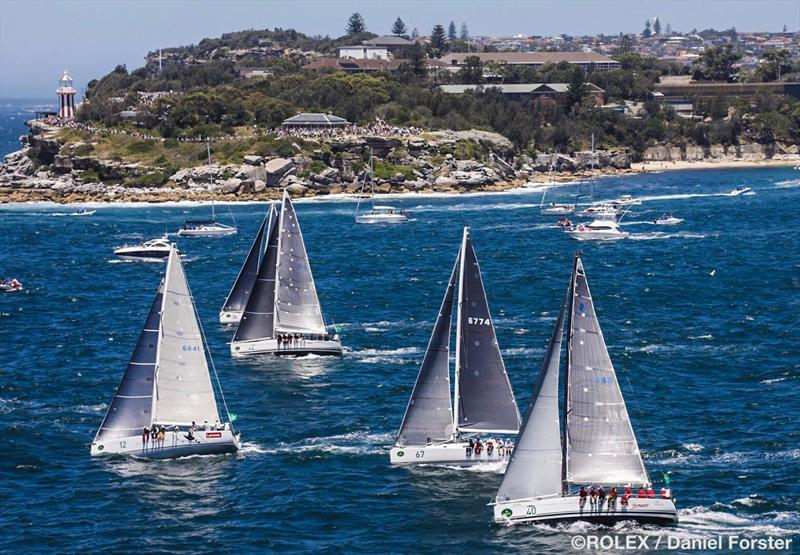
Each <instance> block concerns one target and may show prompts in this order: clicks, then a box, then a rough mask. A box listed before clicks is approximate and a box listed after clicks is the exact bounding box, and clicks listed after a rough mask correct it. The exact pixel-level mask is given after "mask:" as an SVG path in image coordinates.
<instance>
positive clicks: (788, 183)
mask: <svg viewBox="0 0 800 555" xmlns="http://www.w3.org/2000/svg"><path fill="white" fill-rule="evenodd" d="M790 187H800V179H786V180H784V181H777V182H776V183H775V188H776V189H788V188H790Z"/></svg>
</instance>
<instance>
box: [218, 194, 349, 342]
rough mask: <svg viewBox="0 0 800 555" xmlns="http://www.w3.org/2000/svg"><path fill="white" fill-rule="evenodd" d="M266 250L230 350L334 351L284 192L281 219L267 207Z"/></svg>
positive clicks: (333, 334) (334, 337)
mask: <svg viewBox="0 0 800 555" xmlns="http://www.w3.org/2000/svg"><path fill="white" fill-rule="evenodd" d="M268 217H269V223H268V225H267V228H266V232H265V236H266V237H267V247H266V252H265V253H264V256H263V258H262V260H261V264H260V265H259V267H258V274H257V275H256V280H255V283H254V285H253V289H252V292H251V293H250V296H249V297H248V299H247V302H246V303H245V305H244V310H243V313H242V317H241V320H240V321H239V325H238V326H237V328H236V333H235V334H234V336H233V341H232V342H231V354H232V355H233V356H242V355H250V354H273V355H295V356H301V355H311V354H313V355H334V356H341V354H342V344H341V342H340V341H339V336H338V335H337V334H336V329H335V328H334V329H333V331H332V332H331V330H330V329H329V328H328V327H327V326H326V325H325V321H324V319H323V317H322V308H321V307H320V304H319V298H318V297H317V288H316V286H315V285H314V276H313V275H312V274H311V266H310V265H309V262H308V253H307V252H306V246H305V243H304V241H303V234H302V232H301V231H300V222H299V221H298V220H297V214H296V213H295V210H294V206H293V205H292V201H291V198H289V193H287V192H286V191H284V192H283V202H282V206H281V213H280V217H278V216H277V214H276V211H275V207H274V206H272V205H270V209H269V216H268Z"/></svg>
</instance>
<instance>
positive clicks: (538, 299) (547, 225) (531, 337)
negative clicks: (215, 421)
mask: <svg viewBox="0 0 800 555" xmlns="http://www.w3.org/2000/svg"><path fill="white" fill-rule="evenodd" d="M4 125H5V124H4ZM741 184H747V185H748V186H750V187H752V188H753V192H754V193H755V194H752V195H744V196H740V197H731V196H727V195H726V194H725V193H726V192H727V191H730V190H731V189H733V188H734V187H736V186H737V185H741ZM575 191H576V186H574V185H573V186H565V187H562V188H559V189H558V192H556V193H551V194H549V195H548V198H553V199H563V200H567V199H568V198H574V197H573V195H574V194H575ZM624 193H630V194H633V195H635V196H637V197H640V198H642V199H643V200H644V202H643V204H642V205H641V206H637V207H635V208H634V209H633V210H632V212H631V213H630V214H629V215H627V216H626V217H625V219H623V224H624V225H623V229H624V230H626V231H629V232H630V233H631V237H630V238H629V239H628V240H625V241H620V242H617V243H614V244H585V243H581V244H579V243H577V242H575V241H571V240H569V239H568V238H567V237H566V236H565V235H564V234H563V233H561V232H560V230H557V229H555V228H554V227H553V226H552V223H553V219H551V218H545V217H542V216H540V215H539V213H538V202H539V199H540V196H541V193H539V192H535V191H522V192H509V193H502V194H484V195H470V196H459V197H445V196H402V197H396V198H393V199H391V200H390V201H389V200H387V201H386V202H390V203H391V204H393V205H395V206H397V207H400V208H403V209H407V210H410V211H411V212H412V214H413V221H411V222H409V223H407V224H405V225H397V226H389V227H380V226H356V225H354V224H353V212H354V208H355V205H354V203H353V202H352V201H346V200H343V199H318V200H312V201H300V202H298V203H297V204H296V207H297V212H298V217H299V219H300V222H301V225H302V227H303V231H304V235H305V240H306V244H307V247H308V251H309V256H310V259H311V263H312V269H313V271H314V275H315V278H316V282H317V289H318V291H319V296H320V300H321V302H322V306H323V311H324V313H325V315H326V317H327V318H328V319H329V320H330V321H331V322H335V323H336V324H338V325H339V326H341V327H342V329H343V333H342V337H343V343H344V345H345V348H346V353H345V356H344V357H342V358H341V359H332V358H302V359H272V358H269V357H267V358H255V359H245V360H232V359H231V357H230V356H229V354H228V352H229V351H228V345H227V342H228V341H230V339H231V336H232V330H231V329H228V328H224V327H222V326H220V325H219V324H218V323H217V313H218V310H219V307H220V305H221V304H222V302H223V300H224V298H225V296H226V294H227V292H228V290H229V288H230V286H231V283H232V281H233V280H234V279H235V277H236V275H237V272H238V270H239V266H240V264H241V262H242V259H243V257H244V255H245V253H246V251H247V249H248V247H249V245H250V242H251V240H252V237H253V235H254V234H255V232H256V229H257V227H258V225H259V223H260V220H261V218H262V217H263V215H264V213H265V210H266V206H267V205H266V204H264V203H251V204H230V205H225V204H222V205H218V206H217V216H218V219H220V220H221V221H226V222H227V223H230V222H231V221H233V220H235V222H236V223H237V225H238V226H239V234H238V235H236V236H233V237H229V238H221V239H179V240H178V244H179V248H180V249H181V250H182V251H183V252H185V253H186V260H185V264H186V272H187V276H188V279H189V282H190V285H191V287H192V291H193V294H194V298H195V301H196V303H197V308H198V311H199V314H200V317H201V320H202V323H203V327H204V329H205V333H206V335H207V338H208V341H209V348H210V352H211V354H212V356H213V358H214V361H215V363H216V368H217V370H218V372H219V378H220V381H221V384H222V388H223V390H224V392H225V397H226V399H227V402H228V405H229V407H230V410H231V412H233V413H235V414H236V415H237V419H236V422H235V425H236V426H238V428H239V429H240V430H241V433H242V439H243V441H244V444H245V447H244V449H243V450H242V451H241V452H240V453H238V454H236V455H228V456H211V457H194V458H186V459H181V460H175V461H159V462H147V461H141V460H127V459H113V458H110V459H100V460H98V459H91V458H90V457H89V447H88V445H89V443H90V442H91V440H92V438H93V435H94V433H95V431H96V430H97V427H98V426H99V425H100V422H101V420H102V418H103V415H104V413H105V410H106V409H107V407H108V404H109V402H110V400H111V397H112V395H113V393H114V390H115V388H116V386H117V384H118V382H119V379H120V377H121V375H122V372H123V371H124V369H125V366H126V364H127V362H128V360H129V357H130V355H131V352H132V349H133V346H134V344H135V341H136V338H137V336H138V333H139V331H140V329H141V326H142V325H143V323H144V319H145V316H146V314H147V311H148V309H149V306H150V302H151V301H152V297H153V295H154V293H155V290H156V288H157V287H158V283H159V280H160V278H161V274H162V272H163V270H164V266H163V264H161V263H143V262H121V261H119V260H117V259H115V257H114V255H113V254H112V249H113V248H114V247H116V246H118V245H120V244H122V243H125V242H131V241H135V240H137V239H138V238H141V237H144V238H150V237H155V236H158V235H160V234H162V233H163V232H164V231H165V230H169V231H175V230H177V229H178V227H179V226H180V224H181V223H182V222H183V220H184V219H187V218H193V217H202V216H204V215H207V214H209V212H210V209H209V207H208V206H207V205H197V204H171V205H145V204H139V205H125V206H119V205H116V206H115V205H106V204H98V205H93V206H92V207H93V208H96V209H97V214H96V215H95V216H92V217H70V216H66V215H64V214H67V213H69V212H72V211H73V210H74V207H64V206H57V205H51V204H27V205H0V236H2V237H3V242H2V244H3V246H2V250H0V275H4V276H14V277H17V278H19V279H20V280H22V281H23V282H24V284H25V286H26V287H27V290H26V291H25V292H24V293H21V294H4V295H0V336H2V338H3V346H2V348H0V437H2V440H3V443H2V448H0V473H2V482H0V491H2V495H1V496H0V498H1V499H2V501H1V503H2V505H1V507H2V508H0V525H1V526H2V529H3V530H4V533H3V534H2V535H0V552H15V553H21V552H26V553H77V552H97V551H105V552H115V553H142V552H146V553H174V552H177V551H190V552H193V553H220V552H223V551H231V552H234V551H235V552H244V553H254V552H278V551H283V552H292V553H294V552H312V551H313V552H320V553H353V552H357V553H415V552H424V553H430V552H455V553H475V552H480V553H562V552H570V551H572V547H571V543H570V542H571V539H572V538H573V537H574V536H575V535H576V534H591V533H610V534H612V535H614V536H617V537H621V538H624V537H629V536H631V535H635V534H646V535H648V536H650V537H655V536H657V535H662V537H665V538H667V537H671V538H684V539H696V538H710V537H714V536H717V535H719V534H721V535H724V536H729V535H738V536H741V537H748V538H766V537H768V536H776V537H777V536H780V537H784V538H795V543H796V542H798V541H800V539H798V537H799V536H800V445H799V444H800V421H799V420H798V417H797V414H798V408H800V401H798V399H799V398H800V348H799V347H798V331H797V330H798V324H800V317H798V311H800V301H798V293H800V279H799V278H798V271H799V270H800V248H798V237H799V235H798V233H797V232H796V231H795V230H794V228H795V227H796V226H795V220H796V215H797V209H796V207H797V205H798V203H799V202H800V172H798V171H795V170H792V169H790V168H778V169H758V170H742V169H739V170H718V171H683V172H667V173H659V174H649V175H641V176H633V177H623V178H607V179H601V180H598V182H597V185H596V188H595V196H596V198H614V197H617V196H619V195H620V194H624ZM666 211H671V212H673V213H674V214H675V215H676V216H678V217H681V218H685V222H683V223H682V224H680V225H677V226H673V227H662V226H655V225H652V223H651V222H652V220H654V219H655V218H656V217H657V216H659V215H661V214H662V213H663V212H666ZM463 226H469V227H470V228H471V230H472V237H473V241H474V245H475V248H476V251H477V254H478V258H479V260H480V263H481V269H482V271H483V275H484V280H485V285H486V289H487V292H488V295H489V302H490V307H491V310H492V313H493V315H494V323H495V326H496V328H497V334H498V340H499V343H500V346H501V349H502V352H503V354H504V358H505V362H506V366H507V368H508V371H509V374H510V376H511V381H512V383H513V386H514V390H515V393H516V395H517V398H518V401H519V404H520V406H521V407H524V406H526V404H527V402H528V399H529V397H530V388H531V385H532V383H533V381H534V380H535V376H536V373H537V372H538V369H539V366H540V364H541V361H542V356H543V354H544V351H545V348H546V343H547V340H548V338H549V335H550V333H551V331H552V327H553V325H554V322H555V318H556V316H557V311H558V308H559V303H560V302H561V300H562V299H563V295H564V290H565V288H566V286H567V283H568V280H569V273H570V270H571V263H572V257H573V254H574V252H575V250H576V248H577V247H580V248H581V250H582V252H583V261H584V264H585V267H586V271H587V275H588V278H589V282H590V284H591V287H592V293H593V295H594V298H595V302H596V305H597V309H598V314H599V318H600V321H601V325H602V326H603V331H604V335H605V338H606V341H607V342H608V346H609V351H610V353H611V358H612V360H613V361H614V363H615V366H616V369H617V372H618V376H619V380H620V383H621V385H622V388H623V394H624V395H625V397H626V400H627V403H628V408H629V411H630V414H631V418H632V420H633V426H634V429H635V431H636V434H637V437H638V440H639V444H640V446H641V448H642V450H643V452H644V456H645V462H646V465H647V467H648V470H649V472H650V475H651V476H652V477H653V478H655V479H656V480H657V481H658V479H659V478H660V476H661V473H662V472H671V476H672V488H673V491H674V493H675V496H676V498H677V504H678V507H679V511H680V519H681V521H680V524H679V526H678V527H676V528H672V529H649V528H638V527H635V526H620V527H618V528H616V529H613V530H606V529H596V528H595V527H592V526H589V525H584V524H575V525H572V526H570V527H567V528H562V529H556V530H553V529H549V528H545V527H533V526H520V527H512V528H505V527H499V526H495V525H493V524H492V523H491V510H490V507H487V506H486V504H487V502H489V501H490V500H491V498H492V497H493V496H494V494H495V492H496V490H497V487H498V485H499V483H500V480H501V477H502V476H501V472H502V469H501V468H497V467H494V466H486V467H480V468H473V469H467V470H465V469H455V468H433V467H420V468H413V469H408V468H392V467H390V465H389V463H388V446H389V445H391V443H392V442H393V439H394V434H395V433H396V430H397V428H398V426H399V424H400V420H401V418H402V416H403V412H404V410H405V408H406V403H407V401H408V396H409V394H410V392H411V388H412V386H413V383H414V379H415V377H416V374H417V371H418V365H419V363H420V361H421V358H422V356H423V353H424V349H425V346H426V344H427V340H428V337H429V334H430V331H431V327H432V325H433V322H434V319H435V317H436V314H437V311H438V308H439V304H440V302H441V298H442V295H443V293H444V288H445V285H446V282H447V279H448V277H449V274H450V269H451V267H452V263H453V260H454V258H455V256H456V252H457V250H458V246H459V243H460V239H461V230H462V227H463ZM658 485H659V486H660V484H658ZM709 552H712V551H709Z"/></svg>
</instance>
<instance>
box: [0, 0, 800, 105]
mask: <svg viewBox="0 0 800 555" xmlns="http://www.w3.org/2000/svg"><path fill="white" fill-rule="evenodd" d="M353 12H360V13H361V14H362V15H363V16H364V18H365V20H366V23H367V29H368V30H369V31H371V32H374V33H378V34H386V33H388V32H389V28H390V27H391V24H392V22H393V21H394V20H395V19H396V18H397V17H398V16H399V17H401V18H402V19H403V21H404V22H405V23H406V25H407V26H408V28H409V30H411V29H413V28H415V27H416V28H418V29H419V32H420V34H423V35H426V34H429V33H430V30H431V29H432V28H433V26H434V25H435V24H437V23H439V24H442V25H444V26H447V25H448V23H449V22H450V21H454V22H455V23H456V26H457V27H459V28H460V26H461V23H462V22H464V23H466V24H467V27H468V28H469V31H470V34H472V35H476V36H477V35H481V36H514V35H518V34H521V35H525V36H530V35H544V36H552V35H559V34H568V35H597V34H606V35H615V34H619V33H638V32H641V30H642V29H643V28H644V22H645V20H646V19H648V18H653V17H658V18H659V20H660V21H661V24H662V26H663V27H666V25H667V24H670V26H671V27H672V29H673V30H674V31H676V32H688V31H691V30H692V29H695V28H696V29H698V30H703V29H708V28H714V29H717V30H723V29H729V28H731V27H735V28H736V29H737V30H738V31H739V32H747V31H769V32H779V31H781V30H782V29H783V26H784V25H786V26H787V28H788V30H789V31H791V32H796V31H798V29H800V2H798V1H797V0H764V1H760V2H754V1H751V0H720V1H716V2H707V3H698V2H690V1H687V0H673V1H672V2H670V3H669V4H666V3H664V2H661V1H653V0H640V1H635V0H622V1H616V2H606V1H587V0H562V1H553V0H537V1H528V2H524V1H515V0H502V1H498V2H494V3H491V5H490V4H488V3H486V2H479V1H473V0H459V1H455V0H448V1H439V2H423V1H419V0H411V1H407V2H402V3H398V2H387V1H383V0H380V1H373V2H364V1H363V0H362V1H351V2H345V1H340V0H331V1H321V0H302V1H294V2H274V1H265V2H255V1H245V0H233V1H230V2H213V1H210V0H197V1H195V2H189V1H180V0H173V1H165V2H157V1H154V0H142V1H138V2H132V1H128V0H122V1H118V2H97V1H92V0H72V1H52V0H41V1H37V2H28V1H22V0H0V99H18V98H30V99H46V98H49V97H50V96H53V98H55V88H56V86H57V81H58V78H59V77H60V76H61V73H62V72H63V71H64V69H68V70H69V71H70V74H71V75H72V77H73V78H74V80H75V85H76V88H78V90H79V91H80V92H81V93H82V92H83V91H84V90H85V88H86V84H87V83H88V82H89V81H91V80H92V79H96V78H99V77H102V76H103V75H105V74H106V73H108V72H109V71H111V70H112V69H113V68H114V67H115V66H116V65H117V64H125V65H126V66H127V67H128V69H129V70H132V69H135V68H138V67H141V66H143V65H144V56H145V55H146V54H147V52H148V51H152V50H156V49H158V48H166V47H169V46H182V45H188V44H195V43H197V42H199V41H200V40H202V39H203V38H207V37H217V36H220V35H222V34H223V33H228V32H233V31H241V30H245V29H266V28H268V29H273V28H275V27H281V28H284V29H287V28H293V29H296V30H297V31H300V32H302V33H305V34H307V35H312V36H313V35H323V36H324V35H329V36H331V37H338V36H341V35H343V34H344V28H345V24H346V21H347V18H348V17H349V15H350V14H351V13H353ZM178 21H180V22H181V24H180V25H178V24H176V22H178Z"/></svg>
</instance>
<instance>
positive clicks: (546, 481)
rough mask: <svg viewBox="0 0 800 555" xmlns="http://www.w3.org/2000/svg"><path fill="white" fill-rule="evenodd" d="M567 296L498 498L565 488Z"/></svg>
mask: <svg viewBox="0 0 800 555" xmlns="http://www.w3.org/2000/svg"><path fill="white" fill-rule="evenodd" d="M566 310H567V298H565V299H564V303H563V304H562V305H561V311H560V313H559V315H558V320H557V321H556V326H555V329H554V330H553V335H552V337H550V344H549V346H548V348H547V354H546V355H545V357H544V363H543V364H542V369H541V370H540V371H539V377H538V379H537V380H536V383H535V384H534V386H533V392H532V394H531V401H530V404H529V405H528V411H527V412H526V413H525V419H524V420H523V422H522V427H521V428H520V431H519V435H518V436H517V441H516V445H515V447H514V453H513V454H512V455H511V460H510V461H509V463H508V467H507V469H506V473H505V475H504V476H503V481H502V483H501V484H500V489H499V490H498V492H497V499H498V500H512V499H527V498H531V497H543V496H546V495H557V494H558V493H559V492H560V491H561V433H560V427H559V420H560V418H559V412H558V374H559V371H560V367H561V343H562V337H563V335H564V316H565V313H566Z"/></svg>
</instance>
